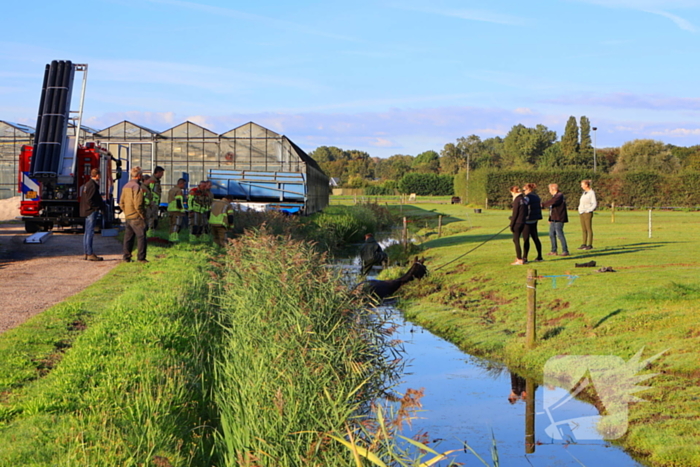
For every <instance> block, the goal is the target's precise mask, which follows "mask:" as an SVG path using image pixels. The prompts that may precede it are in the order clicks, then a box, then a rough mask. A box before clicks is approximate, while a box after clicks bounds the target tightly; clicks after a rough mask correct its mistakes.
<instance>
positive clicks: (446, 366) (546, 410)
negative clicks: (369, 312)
mask: <svg viewBox="0 0 700 467" xmlns="http://www.w3.org/2000/svg"><path fill="white" fill-rule="evenodd" d="M342 263H344V264H340V265H339V266H340V267H341V268H342V269H343V270H344V271H345V273H346V274H349V275H351V274H358V273H359V269H360V260H359V258H353V259H351V260H349V261H343V262H342ZM370 278H373V277H372V276H371V275H370ZM380 311H381V312H382V313H389V314H390V315H391V316H392V317H393V321H394V322H395V323H396V324H397V330H396V332H395V333H394V334H393V335H392V337H391V338H392V339H397V340H401V341H403V350H404V352H405V353H404V354H403V358H404V359H405V362H406V363H405V369H404V370H405V371H404V374H403V377H402V378H401V379H400V383H399V384H398V385H397V386H396V387H395V388H394V390H395V391H396V392H397V393H400V394H404V393H405V392H406V391H407V390H408V389H409V388H410V389H421V388H423V390H424V396H423V397H422V399H421V403H422V408H421V409H420V411H419V412H418V413H417V414H416V415H417V417H418V418H417V419H416V420H414V421H413V423H412V424H411V426H410V427H407V426H404V429H403V432H402V433H401V434H402V435H403V436H406V437H408V438H414V437H420V438H421V439H423V440H429V441H430V443H429V444H428V445H429V446H430V447H431V448H433V449H435V450H436V451H438V452H445V451H448V450H453V449H458V450H460V452H458V453H455V454H452V455H451V456H450V457H448V460H445V461H442V462H441V463H439V464H437V465H442V466H446V465H449V461H454V462H461V463H463V464H465V465H483V464H482V463H481V462H480V461H479V460H478V459H477V458H476V457H475V456H474V454H472V453H470V452H466V451H465V450H464V448H463V446H464V443H465V442H466V443H467V444H468V445H469V446H470V447H471V448H472V449H474V450H475V451H476V452H477V454H478V455H479V456H481V457H482V458H483V459H484V460H486V461H487V462H488V465H493V462H492V455H491V450H492V447H493V446H494V443H495V446H496V449H497V455H498V459H499V465H500V466H502V467H503V466H532V467H569V466H571V467H580V466H582V465H583V466H586V467H593V466H595V467H605V466H614V467H641V466H642V465H643V464H640V463H639V462H637V461H636V460H634V459H633V458H632V457H631V456H630V455H629V454H627V453H626V452H625V451H624V450H622V449H621V448H620V447H619V446H616V445H613V444H611V443H609V442H607V441H605V440H602V439H596V436H595V431H594V430H589V432H588V434H587V436H586V435H585V434H584V433H583V432H584V429H583V428H582V429H580V430H578V431H577V427H579V425H580V426H582V427H583V426H585V425H586V424H587V423H588V424H589V425H590V420H592V419H594V418H595V417H597V416H598V415H599V413H598V411H597V409H596V408H595V407H594V406H593V405H591V404H588V403H585V402H582V401H579V400H576V399H574V398H572V397H570V395H569V392H568V391H566V390H565V389H562V388H557V387H538V386H537V385H536V384H535V382H534V381H532V380H527V379H524V378H520V377H519V376H518V375H516V374H514V373H511V372H510V371H509V370H508V368H506V367H505V366H503V365H499V364H496V363H494V362H489V361H486V360H483V359H479V358H477V357H474V356H471V355H469V354H466V353H464V352H462V351H461V350H460V349H459V348H457V347H456V346H455V345H453V344H451V343H449V342H447V341H445V340H444V339H441V338H439V337H437V336H435V335H433V334H431V333H430V332H429V331H428V330H426V329H423V328H422V327H420V326H418V325H416V324H414V323H411V322H409V321H406V320H405V319H404V318H403V315H402V314H401V312H400V311H399V310H398V309H396V308H394V307H391V306H389V307H387V306H383V307H380ZM392 358H393V357H392ZM533 389H534V390H533ZM526 415H527V416H526ZM579 422H580V423H579ZM591 432H593V435H591ZM577 434H578V436H577ZM582 435H583V436H582ZM584 438H591V439H584ZM597 438H600V437H599V436H598V437H597ZM429 458H430V456H428V457H426V458H424V460H427V459H429ZM457 465H459V464H457Z"/></svg>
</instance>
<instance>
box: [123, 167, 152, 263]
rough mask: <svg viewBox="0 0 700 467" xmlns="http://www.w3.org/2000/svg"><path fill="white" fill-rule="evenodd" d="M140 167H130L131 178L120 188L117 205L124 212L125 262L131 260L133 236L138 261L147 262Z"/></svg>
mask: <svg viewBox="0 0 700 467" xmlns="http://www.w3.org/2000/svg"><path fill="white" fill-rule="evenodd" d="M141 175H142V172H141V167H133V168H132V169H131V180H129V182H128V183H127V184H126V185H124V188H122V197H121V199H120V200H119V207H121V209H122V212H123V213H124V219H125V222H124V223H125V224H126V226H125V229H124V249H123V258H124V261H126V262H127V263H129V262H131V252H132V250H133V249H134V237H136V242H137V250H138V253H137V256H136V259H137V260H138V262H139V263H148V260H147V259H146V209H145V206H144V201H143V195H144V190H143V188H142V187H141V184H140V183H139V182H140V180H141Z"/></svg>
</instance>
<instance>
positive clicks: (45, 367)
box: [0, 211, 391, 467]
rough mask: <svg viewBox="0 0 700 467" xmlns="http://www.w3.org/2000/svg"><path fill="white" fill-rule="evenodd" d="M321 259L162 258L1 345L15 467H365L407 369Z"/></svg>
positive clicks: (1, 447) (2, 402)
mask: <svg viewBox="0 0 700 467" xmlns="http://www.w3.org/2000/svg"><path fill="white" fill-rule="evenodd" d="M343 212H345V211H343ZM274 222H278V227H279V228H280V229H281V230H287V231H288V230H295V226H297V225H298V224H295V223H294V222H291V223H289V225H287V226H286V227H284V226H283V222H282V220H281V219H273V221H272V223H274ZM268 225H269V224H268ZM314 245H315V244H314V243H313V242H298V241H293V240H291V239H289V238H287V239H284V240H280V237H277V236H271V235H257V234H252V233H250V234H246V235H244V236H242V237H241V238H239V239H238V240H236V242H235V244H234V245H232V247H231V248H229V250H228V252H227V254H223V252H222V251H221V250H218V249H216V248H214V247H213V246H210V245H202V244H199V245H189V244H187V243H184V244H180V245H176V246H173V247H170V248H162V247H157V246H154V245H151V246H149V259H150V260H151V262H150V263H149V264H147V265H144V264H139V263H130V264H126V263H123V264H120V265H118V266H117V267H115V268H114V269H113V270H112V271H111V272H110V273H109V274H107V275H106V276H105V277H104V278H103V279H101V280H100V281H98V282H96V283H95V284H93V285H92V286H90V287H89V288H87V289H86V290H84V291H83V292H81V293H79V294H77V295H76V296H74V297H71V298H70V299H69V300H67V301H66V302H64V303H61V304H59V305H56V306H54V307H52V308H50V309H49V310H47V311H45V312H43V313H41V314H40V315H37V316H36V317H34V318H33V319H32V320H30V321H28V322H27V323H25V324H23V325H22V326H19V327H17V328H15V329H13V330H11V331H9V332H7V333H5V334H3V335H2V336H0V465H36V466H44V465H47V466H48V465H51V466H53V465H58V466H76V465H85V466H88V465H89V466H114V465H120V466H137V465H138V466H142V465H144V466H145V465H153V466H158V467H165V466H185V465H187V466H190V465H192V466H198V465H199V466H211V465H220V466H222V465H230V466H237V465H250V466H253V465H256V466H257V465H270V466H277V465H319V466H320V465H324V466H325V465H351V464H352V463H353V461H352V457H353V455H352V452H351V451H349V450H347V449H346V448H345V447H344V446H342V445H341V444H339V443H337V442H335V441H332V440H331V438H330V437H329V435H330V434H337V433H342V432H344V430H345V429H346V427H347V426H353V420H355V418H354V417H357V416H358V415H359V414H362V413H364V412H365V411H366V409H367V408H368V405H369V401H370V400H371V399H372V398H373V397H374V396H375V395H376V394H377V393H378V391H379V390H380V389H381V388H383V385H384V384H385V383H386V379H385V378H386V376H387V374H386V372H385V370H386V371H390V370H391V368H390V367H389V366H387V365H385V364H384V363H383V358H382V351H383V346H384V345H385V344H384V339H385V336H384V334H382V332H381V327H382V325H383V323H382V322H381V321H379V320H377V319H375V318H374V317H373V316H371V315H369V314H368V312H366V311H363V310H364V308H362V307H361V306H360V303H359V302H358V301H357V298H355V297H351V296H349V295H348V293H347V289H346V288H345V287H344V286H342V285H341V284H340V282H339V279H338V277H336V276H335V275H334V274H333V273H332V270H330V269H328V268H327V267H326V266H325V262H326V259H325V257H324V256H322V255H320V254H319V253H318V252H316V251H315V248H316V247H315V246H314Z"/></svg>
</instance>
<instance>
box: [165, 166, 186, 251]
mask: <svg viewBox="0 0 700 467" xmlns="http://www.w3.org/2000/svg"><path fill="white" fill-rule="evenodd" d="M186 183H187V181H186V180H185V179H184V178H181V179H179V180H178V181H177V185H175V186H174V187H172V188H171V189H170V191H169V192H168V217H170V238H169V240H170V241H171V242H179V241H180V229H182V225H183V224H184V222H185V197H184V195H183V190H184V189H185V184H186Z"/></svg>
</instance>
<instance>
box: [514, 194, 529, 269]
mask: <svg viewBox="0 0 700 467" xmlns="http://www.w3.org/2000/svg"><path fill="white" fill-rule="evenodd" d="M510 194H511V196H513V214H512V215H511V216H510V231H511V232H513V243H514V244H515V256H516V259H515V262H514V263H511V264H512V265H513V266H516V265H519V264H525V261H524V260H523V253H522V250H521V249H520V236H521V235H522V233H523V229H524V228H525V219H526V218H527V201H526V199H525V197H524V196H523V194H522V192H521V191H520V187H517V186H514V187H511V189H510Z"/></svg>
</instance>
